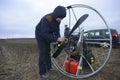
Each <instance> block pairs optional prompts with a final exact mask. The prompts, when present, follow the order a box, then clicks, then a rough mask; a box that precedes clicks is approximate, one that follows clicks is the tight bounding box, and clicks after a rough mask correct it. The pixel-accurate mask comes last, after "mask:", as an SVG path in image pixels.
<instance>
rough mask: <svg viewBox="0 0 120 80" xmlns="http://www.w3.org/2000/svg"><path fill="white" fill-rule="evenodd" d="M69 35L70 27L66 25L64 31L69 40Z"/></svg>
mask: <svg viewBox="0 0 120 80" xmlns="http://www.w3.org/2000/svg"><path fill="white" fill-rule="evenodd" d="M69 33H70V28H69V27H68V25H65V29H64V36H65V38H68V35H69Z"/></svg>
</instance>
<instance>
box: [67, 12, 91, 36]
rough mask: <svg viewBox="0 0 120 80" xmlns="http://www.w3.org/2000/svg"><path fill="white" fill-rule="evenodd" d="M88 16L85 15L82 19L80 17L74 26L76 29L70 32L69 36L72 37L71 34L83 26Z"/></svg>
mask: <svg viewBox="0 0 120 80" xmlns="http://www.w3.org/2000/svg"><path fill="white" fill-rule="evenodd" d="M88 16H89V15H88V14H84V15H83V16H82V17H80V18H79V20H78V21H77V23H76V24H75V25H74V27H73V28H72V30H71V31H70V33H69V35H68V36H71V34H72V33H73V32H74V31H75V30H76V29H77V28H78V27H79V25H81V24H82V23H83V22H84V21H85V20H86V18H87V17H88Z"/></svg>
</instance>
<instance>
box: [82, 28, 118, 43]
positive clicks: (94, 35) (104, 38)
mask: <svg viewBox="0 0 120 80" xmlns="http://www.w3.org/2000/svg"><path fill="white" fill-rule="evenodd" d="M110 31H111V35H112V43H113V45H118V44H119V35H118V33H117V31H116V30H115V29H110ZM84 39H85V40H86V41H88V42H107V43H109V32H108V30H107V29H96V30H89V31H86V32H84Z"/></svg>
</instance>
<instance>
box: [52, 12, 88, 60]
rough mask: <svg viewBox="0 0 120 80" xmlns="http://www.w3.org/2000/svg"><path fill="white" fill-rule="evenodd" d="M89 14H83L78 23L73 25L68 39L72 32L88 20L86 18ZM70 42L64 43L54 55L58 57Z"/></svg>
mask: <svg viewBox="0 0 120 80" xmlns="http://www.w3.org/2000/svg"><path fill="white" fill-rule="evenodd" d="M88 16H89V15H88V14H84V15H83V16H81V17H80V18H79V19H78V21H77V22H76V24H75V25H74V26H73V28H72V30H71V31H70V33H69V35H68V39H69V37H70V36H71V34H72V33H73V32H74V31H75V30H76V29H77V28H78V27H79V26H80V25H81V24H82V23H83V22H84V21H85V20H86V18H87V17H88ZM67 44H68V43H63V44H62V45H61V46H60V47H59V48H58V49H57V50H56V52H55V53H54V54H53V57H54V58H56V57H57V56H58V55H59V54H60V53H61V51H62V50H63V49H64V48H65V46H66V45H67Z"/></svg>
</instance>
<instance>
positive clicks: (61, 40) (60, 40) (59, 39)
mask: <svg viewBox="0 0 120 80" xmlns="http://www.w3.org/2000/svg"><path fill="white" fill-rule="evenodd" d="M64 40H65V38H62V37H59V38H58V39H57V41H58V42H63V41H64Z"/></svg>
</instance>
